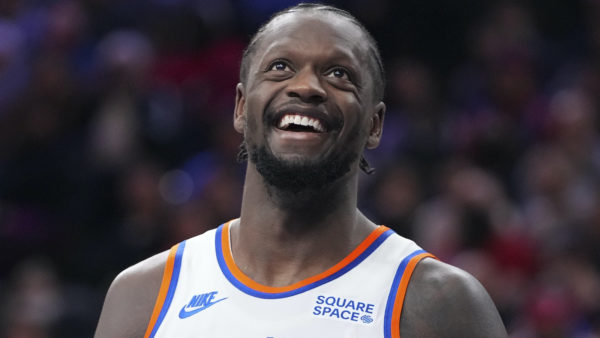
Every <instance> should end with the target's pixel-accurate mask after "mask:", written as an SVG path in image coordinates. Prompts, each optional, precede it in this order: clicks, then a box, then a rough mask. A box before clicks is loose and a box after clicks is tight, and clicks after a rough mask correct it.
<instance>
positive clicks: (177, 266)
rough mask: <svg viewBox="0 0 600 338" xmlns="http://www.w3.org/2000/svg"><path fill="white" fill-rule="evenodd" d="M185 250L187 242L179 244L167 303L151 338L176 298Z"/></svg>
mask: <svg viewBox="0 0 600 338" xmlns="http://www.w3.org/2000/svg"><path fill="white" fill-rule="evenodd" d="M184 248H185V241H183V242H181V243H180V244H179V247H178V248H177V252H176V253H175V261H174V262H173V273H172V274H171V281H170V282H169V291H167V297H166V298H165V302H164V304H163V306H162V309H161V310H160V314H159V315H158V319H157V320H156V324H155V325H154V328H153V329H152V333H150V338H154V335H156V331H158V328H159V327H160V324H162V321H163V319H165V316H166V315H167V312H168V311H169V307H170V306H171V302H172V301H173V296H175V290H176V289H177V282H178V281H179V272H180V271H181V259H182V258H183V249H184Z"/></svg>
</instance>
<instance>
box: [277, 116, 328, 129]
mask: <svg viewBox="0 0 600 338" xmlns="http://www.w3.org/2000/svg"><path fill="white" fill-rule="evenodd" d="M278 120H279V121H278V122H277V124H276V127H277V128H278V129H281V130H284V131H291V132H309V133H325V132H326V131H327V127H326V126H327V123H326V122H325V121H323V120H321V119H319V118H315V117H311V116H306V115H301V114H298V113H285V114H282V115H281V117H280V118H279V119H278Z"/></svg>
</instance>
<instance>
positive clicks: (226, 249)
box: [221, 221, 389, 293]
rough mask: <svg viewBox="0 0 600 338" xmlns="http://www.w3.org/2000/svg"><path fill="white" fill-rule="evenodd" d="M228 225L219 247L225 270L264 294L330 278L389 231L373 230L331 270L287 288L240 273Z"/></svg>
mask: <svg viewBox="0 0 600 338" xmlns="http://www.w3.org/2000/svg"><path fill="white" fill-rule="evenodd" d="M230 224H231V221H229V222H228V223H227V224H225V226H224V227H223V231H222V235H221V247H222V248H223V257H224V258H225V263H226V264H227V268H229V271H230V272H231V274H232V275H233V276H234V277H235V278H236V279H237V280H239V281H240V282H242V283H243V284H245V285H246V286H248V287H250V288H252V289H254V290H256V291H261V292H266V293H281V292H287V291H292V290H295V289H298V288H301V287H303V286H306V285H309V284H311V283H314V282H316V281H319V280H321V279H323V278H327V277H328V276H331V275H332V274H334V273H336V272H338V271H339V270H341V269H342V268H344V267H345V266H346V265H348V264H349V263H351V262H352V261H353V260H355V259H356V258H357V257H358V256H360V254H361V253H363V252H364V251H365V250H366V249H367V248H368V247H369V246H370V245H371V244H372V243H373V242H374V241H375V240H376V239H377V238H378V237H379V236H381V234H383V233H384V232H386V231H387V230H389V228H388V227H386V226H383V225H381V226H379V227H377V229H375V230H373V232H371V233H370V234H369V236H367V238H365V239H364V240H363V241H362V242H361V243H360V244H359V245H358V246H357V247H356V248H355V249H354V250H353V251H352V252H351V253H350V254H348V256H346V257H345V258H344V259H342V260H341V261H340V262H339V263H337V264H336V265H334V266H332V267H331V268H329V269H327V270H326V271H324V272H322V273H320V274H318V275H315V276H312V277H309V278H307V279H304V280H302V281H299V282H297V283H294V284H292V285H288V286H266V285H262V284H259V283H257V282H255V281H253V280H252V279H250V277H248V276H246V275H245V274H244V273H243V272H242V270H240V269H239V268H238V267H237V265H236V264H235V261H234V260H233V257H232V256H231V248H230V245H229V225H230Z"/></svg>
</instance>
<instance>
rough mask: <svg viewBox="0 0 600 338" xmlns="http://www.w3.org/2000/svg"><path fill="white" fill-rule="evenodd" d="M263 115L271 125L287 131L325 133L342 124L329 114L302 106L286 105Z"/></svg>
mask: <svg viewBox="0 0 600 338" xmlns="http://www.w3.org/2000/svg"><path fill="white" fill-rule="evenodd" d="M265 117H266V118H267V120H268V123H269V124H270V125H271V126H273V127H275V128H277V129H279V130H283V131H289V132H309V133H327V132H330V131H333V130H335V129H338V128H340V127H341V125H342V123H341V120H340V119H336V118H333V117H332V116H331V115H330V114H327V113H324V112H322V111H321V110H319V109H313V108H305V107H302V106H293V107H292V106H290V107H286V108H284V109H280V110H278V111H277V113H275V114H267V116H265Z"/></svg>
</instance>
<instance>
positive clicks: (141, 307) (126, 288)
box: [94, 251, 169, 338]
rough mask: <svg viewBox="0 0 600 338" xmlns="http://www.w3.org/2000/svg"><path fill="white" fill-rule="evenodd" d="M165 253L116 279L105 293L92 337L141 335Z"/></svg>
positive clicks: (148, 314) (114, 337)
mask: <svg viewBox="0 0 600 338" xmlns="http://www.w3.org/2000/svg"><path fill="white" fill-rule="evenodd" d="M168 254H169V252H168V251H165V252H162V253H160V254H158V255H155V256H152V257H150V258H148V259H146V260H144V261H142V262H140V263H137V264H136V265H133V266H131V267H129V268H127V269H126V270H124V271H123V272H121V273H120V274H119V275H118V276H117V277H116V278H115V280H114V281H113V282H112V284H111V286H110V288H109V289H108V293H107V294H106V298H105V300H104V306H103V307H102V313H101V314H100V320H99V322H98V327H97V328H96V334H95V336H94V337H95V338H102V337H110V338H117V337H143V336H144V333H145V331H146V326H147V325H148V322H149V321H150V316H151V315H152V310H153V308H154V303H155V301H156V297H157V295H158V291H159V289H160V284H161V281H162V275H163V271H164V268H165V265H166V261H167V257H168Z"/></svg>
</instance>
